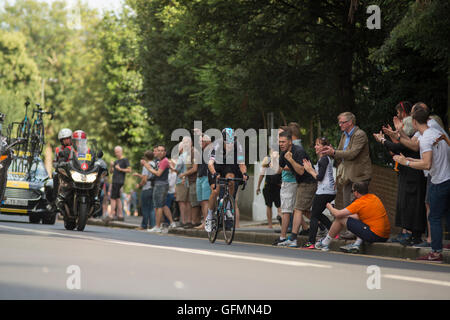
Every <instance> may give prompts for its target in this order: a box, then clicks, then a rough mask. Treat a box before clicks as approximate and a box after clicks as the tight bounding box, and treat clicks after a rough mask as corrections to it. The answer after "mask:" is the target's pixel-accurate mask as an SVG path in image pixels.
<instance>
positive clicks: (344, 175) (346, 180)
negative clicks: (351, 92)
mask: <svg viewBox="0 0 450 320" xmlns="http://www.w3.org/2000/svg"><path fill="white" fill-rule="evenodd" d="M338 121H339V122H338V123H339V127H340V128H341V131H342V136H341V140H340V142H339V146H338V147H337V149H334V148H333V147H332V146H328V147H326V149H325V151H324V153H325V154H326V155H328V156H331V157H333V158H334V159H335V160H336V162H337V163H338V164H339V165H338V169H337V174H336V182H337V185H338V188H340V189H341V190H342V195H343V202H344V203H343V206H344V208H345V207H347V206H349V205H350V203H352V201H353V200H354V196H353V194H352V184H353V183H354V182H367V183H369V181H370V179H371V177H372V162H371V160H370V154H369V140H368V138H367V135H366V133H365V132H364V131H363V130H361V129H360V128H359V127H358V126H357V125H356V117H355V115H354V114H353V113H351V112H344V113H341V114H340V115H339V116H338ZM353 238H354V237H353Z"/></svg>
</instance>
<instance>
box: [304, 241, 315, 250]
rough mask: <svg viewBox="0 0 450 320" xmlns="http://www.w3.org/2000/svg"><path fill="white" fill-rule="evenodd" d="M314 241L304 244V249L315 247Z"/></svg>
mask: <svg viewBox="0 0 450 320" xmlns="http://www.w3.org/2000/svg"><path fill="white" fill-rule="evenodd" d="M315 248H316V247H315V246H314V243H311V242H307V243H305V244H304V245H303V246H302V249H315Z"/></svg>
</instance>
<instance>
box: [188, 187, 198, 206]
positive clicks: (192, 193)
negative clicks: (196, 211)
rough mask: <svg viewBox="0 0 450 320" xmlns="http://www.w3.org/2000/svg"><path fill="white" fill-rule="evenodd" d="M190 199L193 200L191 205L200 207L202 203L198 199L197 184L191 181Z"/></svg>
mask: <svg viewBox="0 0 450 320" xmlns="http://www.w3.org/2000/svg"><path fill="white" fill-rule="evenodd" d="M189 201H190V202H191V207H192V208H193V207H198V206H199V205H200V203H199V202H198V201H197V184H196V183H195V182H194V183H189Z"/></svg>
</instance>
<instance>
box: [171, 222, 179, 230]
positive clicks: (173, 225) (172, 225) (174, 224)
mask: <svg viewBox="0 0 450 320" xmlns="http://www.w3.org/2000/svg"><path fill="white" fill-rule="evenodd" d="M176 227H177V224H176V223H175V222H172V223H171V224H170V226H169V229H173V228H176Z"/></svg>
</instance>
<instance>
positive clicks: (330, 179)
mask: <svg viewBox="0 0 450 320" xmlns="http://www.w3.org/2000/svg"><path fill="white" fill-rule="evenodd" d="M329 145H330V143H329V142H328V140H327V138H325V137H322V138H318V139H316V144H315V146H314V148H315V150H316V154H317V156H318V157H319V161H318V162H317V165H316V167H315V168H314V167H313V166H312V165H311V162H310V161H309V160H306V159H305V160H303V166H304V167H305V170H306V171H307V172H308V173H309V174H311V175H312V177H313V178H314V179H316V180H317V182H318V185H317V191H316V194H315V195H314V199H313V204H312V212H311V221H310V231H309V239H308V242H307V243H305V244H304V245H303V248H306V249H314V244H315V242H316V235H317V230H318V227H319V221H320V222H321V223H322V225H324V226H325V227H326V228H327V229H326V232H327V233H328V230H330V228H331V221H330V220H329V219H328V217H327V216H325V215H324V214H323V211H324V210H325V208H326V205H327V203H331V202H332V201H333V200H334V199H335V198H336V184H335V182H334V176H333V159H331V158H330V157H329V156H326V155H324V154H323V149H324V147H326V146H329Z"/></svg>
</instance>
